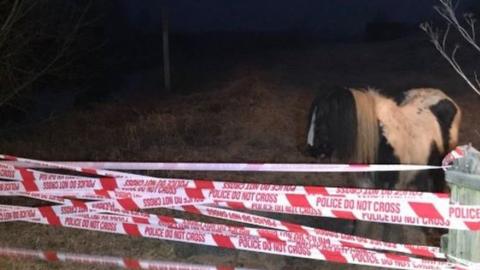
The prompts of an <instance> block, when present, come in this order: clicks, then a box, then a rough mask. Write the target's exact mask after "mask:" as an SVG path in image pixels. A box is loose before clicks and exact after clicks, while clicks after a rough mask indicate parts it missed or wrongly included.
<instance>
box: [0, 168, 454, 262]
mask: <svg viewBox="0 0 480 270" xmlns="http://www.w3.org/2000/svg"><path fill="white" fill-rule="evenodd" d="M39 163H42V162H39ZM49 165H51V164H50V163H49ZM7 166H10V165H5V167H7ZM5 167H2V168H5ZM53 167H55V168H62V169H69V170H75V171H78V172H87V173H89V174H95V175H100V176H106V177H108V181H110V183H111V181H112V178H113V177H112V176H114V177H115V178H116V177H131V176H132V175H131V174H125V173H116V172H113V173H112V172H108V171H102V170H91V169H85V168H71V167H68V168H66V167H65V166H63V165H59V166H56V165H54V166H53ZM11 168H12V167H7V169H11ZM13 169H14V170H15V169H16V168H15V167H13ZM20 169H21V168H20ZM23 170H24V172H26V171H27V170H26V169H23ZM30 172H31V171H30ZM24 174H25V173H24ZM20 175H21V174H20ZM30 176H31V175H30ZM30 176H29V177H30ZM133 176H135V177H136V175H133ZM147 178H148V177H144V178H140V179H141V180H145V179H147ZM29 179H30V180H32V177H30V178H29ZM54 179H59V180H60V179H61V176H58V177H57V178H54ZM72 179H73V178H71V177H69V179H68V180H72ZM11 180H24V179H23V178H22V179H11ZM43 180H45V181H46V182H48V179H43ZM61 180H65V179H61ZM81 180H85V179H81ZM114 180H116V179H114ZM124 180H125V179H124ZM54 181H56V180H54ZM95 181H98V180H95ZM188 181H189V182H188V183H192V182H190V180H188ZM52 183H53V182H51V183H50V184H52ZM193 183H195V184H197V183H200V184H201V185H203V186H204V187H205V186H208V187H205V188H206V189H199V188H198V186H196V187H197V188H177V189H176V191H175V196H178V195H180V196H179V198H178V202H180V200H182V201H183V200H185V199H188V200H191V199H196V200H198V201H197V202H196V203H205V202H208V201H209V200H207V199H206V198H202V199H201V198H199V197H198V196H199V195H198V194H203V196H204V192H207V191H209V192H210V193H212V192H216V191H221V192H225V190H216V189H210V190H208V189H209V188H210V187H211V185H212V183H209V182H202V181H193ZM35 184H38V183H35ZM216 184H217V185H218V183H216ZM223 185H225V183H223ZM133 186H135V185H133ZM102 187H105V186H102ZM213 187H214V188H215V184H214V185H213ZM262 187H263V188H265V191H268V192H263V194H264V193H272V190H269V189H268V188H267V187H269V188H271V187H272V186H271V185H264V186H257V187H256V188H254V189H257V190H258V189H261V188H262ZM274 188H277V187H274ZM79 190H82V191H84V192H85V195H88V194H89V193H91V192H92V189H91V188H85V189H79ZM178 190H179V191H180V192H181V194H177V193H178V192H177V191H178ZM37 191H38V189H37ZM50 191H51V190H50ZM64 191H66V190H64ZM98 191H99V190H96V191H95V195H97V196H98V197H97V198H98V199H100V198H101V197H102V196H100V195H99V194H98V193H99V192H98ZM227 191H228V190H227ZM231 191H232V190H230V192H231ZM233 191H235V190H233ZM349 191H350V192H349V193H354V194H356V195H358V194H357V193H359V192H357V191H355V190H353V189H352V190H349ZM56 192H58V193H60V194H59V195H62V194H61V193H62V190H56ZM129 192H132V193H131V195H128V194H129ZM182 192H183V193H182ZM244 192H251V191H245V190H244ZM284 192H285V191H284V190H283V191H282V190H281V189H280V190H278V192H273V193H278V194H280V195H285V194H282V193H284ZM42 193H45V191H41V192H39V193H38V194H37V195H42V196H44V198H48V197H50V198H55V196H54V195H52V194H50V195H49V194H42ZM101 193H104V194H108V195H109V196H110V197H113V198H115V197H121V198H122V199H120V200H124V201H123V204H124V205H127V206H128V207H126V208H125V207H123V208H122V203H118V200H113V201H112V199H111V198H110V199H109V201H108V203H107V202H105V201H102V202H96V203H104V205H108V207H105V206H104V208H101V207H100V208H97V209H95V211H100V210H103V211H106V212H108V211H107V210H108V208H112V207H113V208H115V207H121V208H122V209H120V210H121V211H124V213H123V214H128V213H126V212H128V211H127V210H125V209H136V208H142V207H144V205H143V206H142V204H141V203H142V200H141V199H140V198H142V197H144V196H147V198H143V204H145V199H150V200H159V201H161V200H162V198H166V196H172V194H168V195H165V194H162V196H160V197H159V194H148V192H144V191H143V192H139V191H135V189H133V191H128V192H124V191H119V190H115V188H114V189H113V190H103V191H101ZM257 193H258V194H262V192H257ZM298 193H301V192H300V191H299V192H298ZM192 194H193V196H191V195H192ZM225 194H226V193H223V195H222V196H225ZM245 194H247V193H245ZM278 194H277V195H278ZM90 195H92V194H90ZM264 195H265V194H264ZM289 195H294V196H293V197H295V198H296V200H298V196H299V195H300V196H304V195H303V194H289ZM323 195H325V194H323ZM329 195H332V194H329ZM336 195H338V194H336ZM356 195H355V196H356ZM360 195H362V196H367V197H368V196H370V197H373V198H375V199H377V200H378V198H379V197H378V196H377V195H378V194H377V195H375V194H374V195H372V194H370V195H368V194H366V193H365V192H360ZM384 195H385V194H384ZM390 195H391V194H390ZM149 196H151V197H150V198H149ZM155 196H157V197H155ZM196 196H197V197H196ZM244 196H247V195H244ZM260 196H263V195H260ZM375 196H377V197H375ZM324 197H325V196H324ZM440 197H442V196H440ZM170 198H173V199H170V202H169V203H163V204H162V203H159V202H156V203H157V204H156V205H160V207H172V208H175V207H178V206H180V205H185V203H183V204H182V203H178V204H175V203H172V202H171V201H175V199H174V197H170ZM180 198H182V199H180ZM436 198H437V199H438V198H439V197H438V196H437V197H436ZM135 199H137V200H140V201H139V202H140V204H138V203H137V202H136V201H135ZM343 199H345V198H343ZM301 200H302V199H300V201H301ZM67 201H68V200H67ZM67 201H64V202H67ZM216 201H218V200H216ZM114 202H117V204H115V203H114ZM251 202H252V201H247V202H238V201H235V200H233V201H226V202H225V203H226V204H227V205H230V206H231V205H237V206H238V205H241V206H242V207H246V206H247V205H248V204H249V203H251ZM189 203H192V201H189ZM219 203H220V202H219ZM262 203H264V202H262ZM262 203H258V202H257V203H256V204H262ZM296 203H298V201H297V202H296ZM152 206H154V205H152ZM188 206H192V205H188ZM76 207H78V206H76ZM154 207H157V206H154ZM184 207H187V206H186V205H185V206H184ZM194 207H199V205H198V204H195V206H194ZM262 207H264V208H268V207H266V206H262ZM92 208H93V207H92ZM287 208H288V207H287V206H286V207H285V209H287ZM293 208H303V207H297V206H293ZM2 209H3V210H2V211H1V213H0V214H5V213H9V212H10V215H12V214H11V212H12V211H20V209H16V210H15V209H14V208H13V209H12V208H8V207H4V208H2ZM21 210H22V211H26V209H21ZM117 210H118V209H117ZM57 211H58V209H57ZM53 212H55V211H53ZM64 212H65V211H64ZM64 212H63V213H62V211H61V210H60V216H58V220H61V219H63V218H67V217H68V218H83V219H86V220H91V219H93V220H97V222H98V218H99V215H98V214H95V215H96V216H94V215H92V214H86V213H83V212H70V213H64ZM113 212H114V213H117V214H120V213H119V212H116V211H113ZM130 214H131V213H130ZM45 218H46V217H45V216H42V217H31V218H26V219H25V220H26V221H29V220H30V221H32V220H37V221H38V220H42V219H45ZM58 220H57V221H56V222H57V225H59V224H61V222H59V221H58ZM119 220H122V221H125V220H123V219H115V220H114V221H115V222H120V221H119ZM129 221H130V222H133V223H125V224H134V225H137V226H141V225H142V224H137V223H135V220H129ZM136 221H139V220H138V218H137V220H136ZM47 222H50V221H48V218H47ZM184 225H185V224H183V225H182V226H184ZM92 226H94V225H92ZM186 228H187V229H188V230H193V229H195V230H194V231H195V232H197V233H198V231H200V228H201V226H200V227H195V226H193V225H191V226H190V227H188V226H187V227H186ZM91 229H92V228H91ZM182 229H183V230H185V227H184V228H182ZM227 231H228V230H227ZM234 232H235V231H234ZM263 232H264V233H263V234H264V235H263V236H265V235H267V236H270V237H276V238H275V240H276V241H283V240H281V238H280V237H291V236H289V234H286V233H283V234H281V236H279V235H278V234H273V233H271V232H268V233H265V231H263ZM209 233H211V234H212V232H209ZM217 233H219V232H218V231H217ZM229 233H232V232H231V231H229ZM256 233H257V234H259V233H258V232H256ZM251 234H255V232H254V231H251ZM251 234H250V235H248V237H254V236H255V235H253V236H252V235H251ZM222 236H224V237H234V238H238V237H247V236H245V235H243V236H237V235H223V234H222ZM248 237H247V238H248ZM297 238H298V237H297ZM255 239H256V238H255ZM260 239H262V240H267V241H271V239H269V238H268V237H264V238H261V237H260ZM298 239H303V238H298ZM308 239H309V238H308ZM321 239H322V238H321ZM309 240H310V239H309ZM255 241H256V240H255ZM291 242H292V244H295V245H296V246H298V245H301V246H303V247H304V246H308V241H300V240H299V241H291ZM306 243H307V244H306ZM330 243H331V242H328V245H327V246H326V247H324V246H325V243H324V244H323V245H322V248H323V249H325V250H326V251H327V253H328V252H334V253H335V251H338V250H342V251H345V250H348V248H349V247H348V245H345V246H340V245H337V244H336V245H335V246H334V247H330ZM343 243H344V244H345V243H347V244H348V242H347V241H344V242H343ZM350 246H355V245H354V244H351V243H350ZM355 247H359V245H357V246H355ZM315 248H316V249H318V246H316V247H315ZM350 248H351V247H350ZM362 248H363V247H362ZM332 249H333V251H332ZM372 249H375V248H372ZM350 251H351V250H350ZM362 251H364V250H362ZM353 252H355V254H360V252H361V251H359V250H356V251H355V250H354V251H353ZM423 252H424V253H425V251H423ZM329 254H331V253H329ZM365 254H367V255H365ZM365 254H363V255H362V256H363V257H369V258H373V257H375V256H373V257H371V256H372V255H371V254H370V253H368V252H367V253H365ZM368 254H370V255H368ZM387 255H388V254H387ZM335 256H336V255H335ZM345 256H346V255H345ZM379 256H380V257H375V258H376V259H371V260H369V262H367V263H370V264H367V265H374V264H375V263H376V262H377V261H381V259H382V258H383V257H381V256H383V255H382V254H380V255H379ZM393 256H394V257H395V256H397V255H393ZM346 257H348V256H346ZM387 257H389V258H391V257H392V255H388V256H387ZM396 258H397V259H398V258H399V257H396ZM401 260H403V261H405V259H404V258H402V259H401ZM413 261H415V260H413ZM357 263H359V262H357ZM359 264H364V263H359ZM387 264H388V263H387ZM392 264H396V266H391V265H392ZM392 264H391V265H390V266H385V265H383V267H402V266H401V265H399V263H398V262H392ZM406 267H411V268H405V269H414V268H415V267H414V266H412V265H409V266H406ZM444 267H448V268H451V267H452V266H451V265H447V266H445V265H442V266H441V268H442V269H444ZM417 268H418V267H417ZM429 269H432V268H429ZM435 269H436V268H435Z"/></svg>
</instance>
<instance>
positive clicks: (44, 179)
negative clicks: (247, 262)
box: [0, 168, 448, 201]
mask: <svg viewBox="0 0 480 270" xmlns="http://www.w3.org/2000/svg"><path fill="white" fill-rule="evenodd" d="M0 177H1V175H0ZM2 178H4V179H8V180H15V181H17V182H11V181H0V192H9V191H16V192H18V191H51V190H62V191H63V190H88V189H130V190H135V191H140V192H156V191H159V192H160V191H161V192H164V191H165V190H167V189H176V188H181V187H184V188H202V189H218V190H245V191H265V192H272V193H283V192H288V193H295V194H322V195H332V196H344V197H384V198H392V197H401V198H405V199H412V200H420V199H428V200H430V201H437V200H444V199H448V194H446V193H429V192H418V191H397V190H380V189H357V188H343V187H323V186H300V185H276V184H262V183H242V182H225V181H212V180H198V179H196V180H194V179H175V178H158V177H147V178H144V177H143V176H136V175H134V176H130V177H121V178H116V177H101V178H95V177H83V176H66V175H60V174H53V173H46V172H40V171H36V170H30V169H17V168H12V170H11V171H9V172H8V173H6V172H5V171H4V173H3V177H2Z"/></svg>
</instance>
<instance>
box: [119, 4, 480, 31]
mask: <svg viewBox="0 0 480 270" xmlns="http://www.w3.org/2000/svg"><path fill="white" fill-rule="evenodd" d="M470 1H472V0H463V1H462V4H463V5H464V6H465V5H467V4H468V2H470ZM120 3H121V5H122V8H123V9H124V12H125V16H127V18H128V21H129V23H130V24H131V25H133V26H134V27H135V28H137V29H138V30H139V31H146V32H151V31H155V30H157V29H158V28H159V27H160V25H161V17H160V14H161V7H162V6H168V9H169V15H170V22H171V29H172V30H173V31H177V32H178V31H182V32H203V31H292V30H295V31H301V32H312V33H320V32H325V31H327V32H329V31H337V32H340V33H344V34H345V35H351V34H355V33H358V32H361V31H363V29H364V26H365V23H366V22H368V21H371V20H372V19H373V18H376V17H382V18H386V19H388V20H391V21H400V22H412V23H414V22H418V21H422V20H425V19H428V18H430V17H431V16H432V14H433V11H432V10H433V9H432V6H433V5H434V4H436V3H438V1H437V0H170V1H168V0H163V1H160V0H142V1H130V0H120Z"/></svg>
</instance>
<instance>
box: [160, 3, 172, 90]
mask: <svg viewBox="0 0 480 270" xmlns="http://www.w3.org/2000/svg"><path fill="white" fill-rule="evenodd" d="M162 41H163V81H164V86H165V90H166V91H167V92H170V91H171V85H170V48H169V41H168V12H167V8H166V7H164V8H162Z"/></svg>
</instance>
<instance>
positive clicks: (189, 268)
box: [0, 247, 253, 270]
mask: <svg viewBox="0 0 480 270" xmlns="http://www.w3.org/2000/svg"><path fill="white" fill-rule="evenodd" d="M0 256H4V257H11V258H33V259H40V260H45V261H48V262H75V263H82V264H96V265H102V266H115V267H122V268H126V269H150V270H152V269H158V270H160V269H163V270H167V269H168V270H249V269H247V268H238V267H230V266H208V265H197V264H188V263H178V262H170V261H154V260H142V259H135V258H127V257H124V258H122V257H112V256H93V255H87V254H76V253H66V252H58V251H52V250H45V251H41V250H28V249H19V248H9V247H0ZM250 270H253V269H250Z"/></svg>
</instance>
